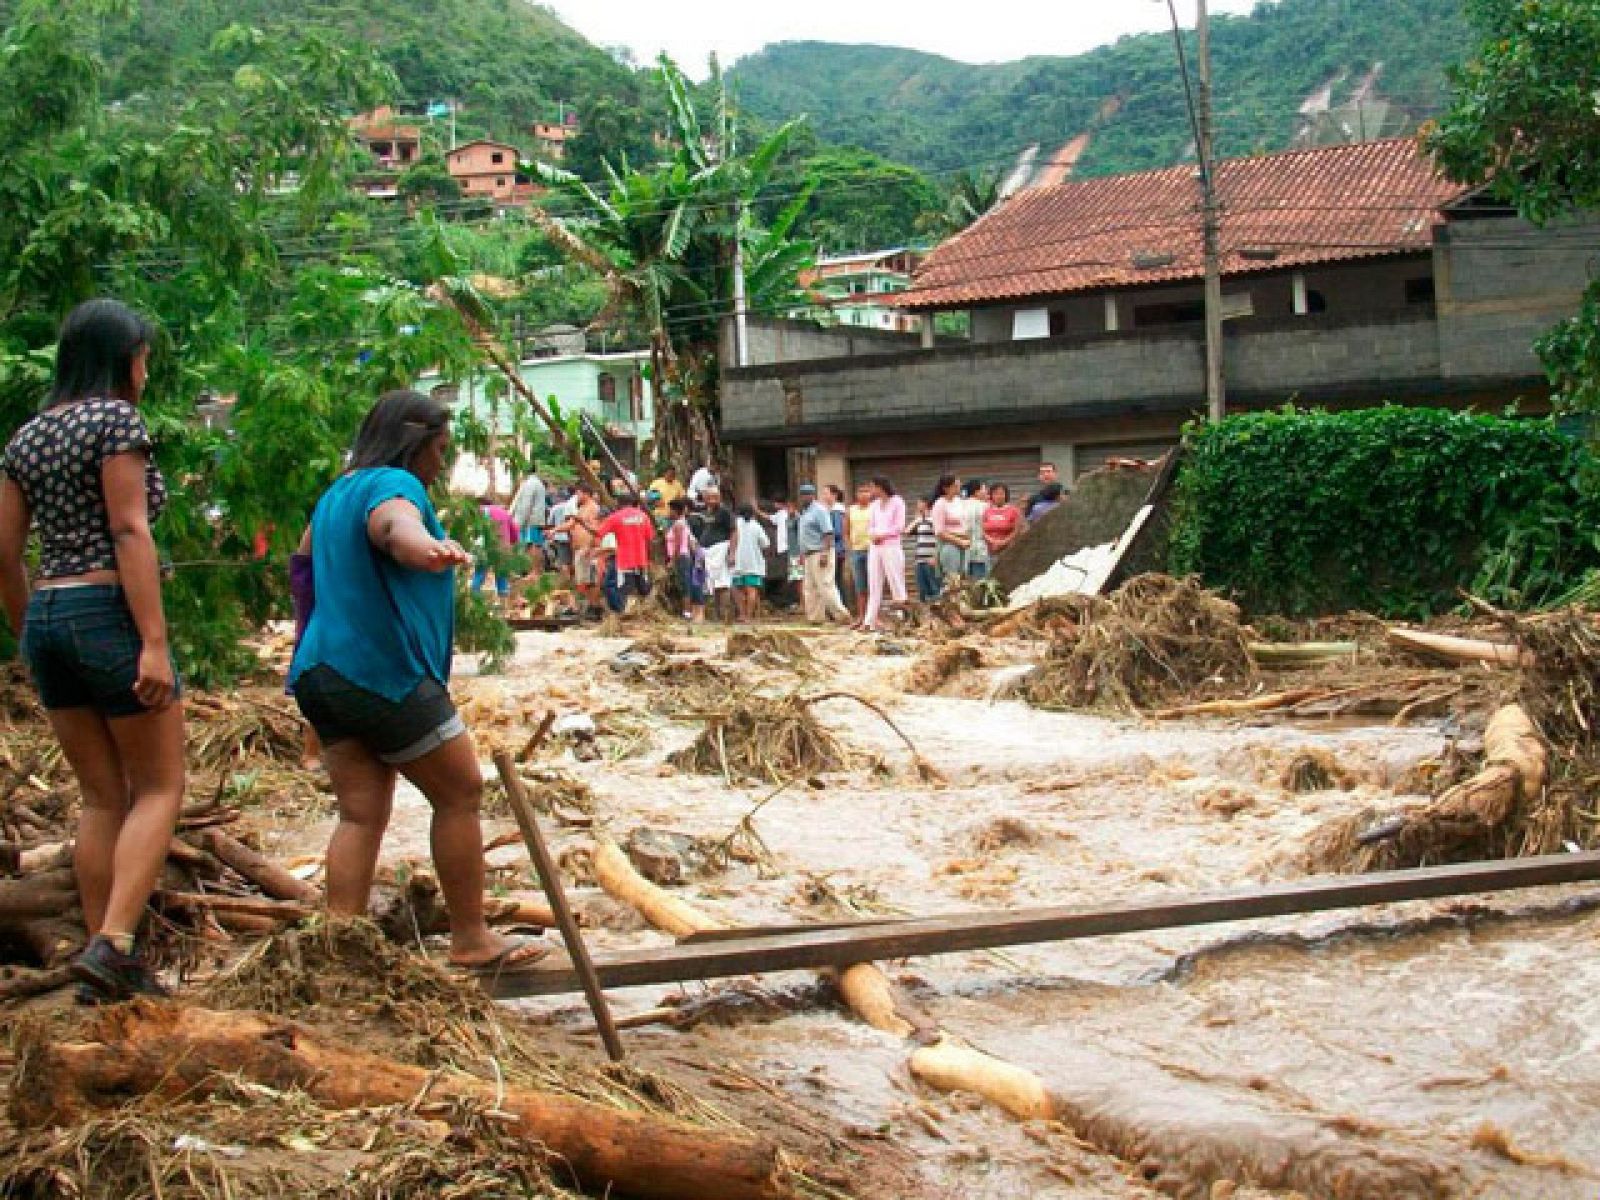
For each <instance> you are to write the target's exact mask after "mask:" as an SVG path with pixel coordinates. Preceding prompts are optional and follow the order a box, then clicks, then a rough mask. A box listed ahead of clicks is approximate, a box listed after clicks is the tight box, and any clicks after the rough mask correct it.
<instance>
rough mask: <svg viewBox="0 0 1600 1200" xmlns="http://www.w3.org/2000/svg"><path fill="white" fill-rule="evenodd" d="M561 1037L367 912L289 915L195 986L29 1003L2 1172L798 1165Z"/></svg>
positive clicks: (438, 1189) (665, 1187) (18, 1177)
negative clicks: (327, 917) (119, 999)
mask: <svg viewBox="0 0 1600 1200" xmlns="http://www.w3.org/2000/svg"><path fill="white" fill-rule="evenodd" d="M553 1040H555V1039H554V1038H553V1035H552V1033H551V1031H550V1030H549V1029H547V1028H539V1029H534V1028H533V1027H531V1026H529V1025H526V1024H524V1023H522V1022H520V1021H518V1020H517V1019H515V1018H513V1017H511V1016H508V1015H507V1014H506V1013H505V1012H503V1011H502V1010H500V1009H498V1008H497V1007H496V1006H495V1005H494V1003H493V1002H492V1001H490V1000H489V999H488V998H487V996H486V994H485V993H484V992H482V991H481V990H480V989H478V988H477V987H476V985H474V984H471V983H467V982H464V981H462V980H459V979H457V978H455V977H453V976H451V975H449V974H448V973H447V972H445V971H443V970H442V969H440V968H438V967H436V966H434V965H432V964H430V963H428V962H427V961H426V960H424V959H419V958H417V957H415V956H413V955H410V954H407V953H405V952H404V951H402V950H400V949H399V948H398V947H396V946H395V945H394V944H393V943H391V942H389V941H388V940H387V939H386V938H385V937H384V936H383V935H382V934H380V933H379V932H378V931H377V930H376V929H375V928H374V927H373V926H371V925H369V924H367V923H365V922H349V923H330V924H319V925H316V926H313V927H310V928H307V929H302V930H296V931H293V932H291V933H287V934H285V935H282V936H280V937H276V938H274V939H272V940H271V941H269V942H267V943H264V944H263V945H262V946H260V947H259V948H258V949H256V950H255V951H254V952H252V953H251V954H249V955H247V956H246V957H245V958H244V959H242V960H241V961H240V962H239V963H238V964H237V965H236V966H235V967H234V968H233V969H232V970H231V971H229V972H227V973H226V974H224V975H223V976H222V977H220V978H219V979H217V980H216V981H215V982H214V983H213V984H212V985H211V986H210V987H209V988H208V989H206V990H205V991H204V992H201V993H198V994H196V995H195V996H194V998H193V1000H192V1002H188V1003H166V1004H149V1003H136V1004H130V1005H122V1006H117V1007H115V1008H111V1009H106V1010H100V1011H98V1012H95V1013H92V1014H90V1015H87V1016H83V1015H79V1014H77V1013H72V1012H63V1013H62V1014H59V1015H58V1016H57V1017H56V1018H54V1019H37V1020H34V1021H31V1022H29V1023H28V1024H26V1026H25V1027H23V1028H22V1029H21V1030H20V1032H19V1033H18V1035H17V1049H18V1053H17V1072H16V1077H15V1079H14V1080H13V1082H12V1086H11V1094H10V1109H11V1114H12V1118H13V1121H14V1123H15V1124H14V1127H13V1128H9V1129H6V1130H5V1131H4V1132H3V1133H0V1152H3V1153H4V1156H5V1160H6V1166H5V1168H4V1170H3V1172H0V1193H4V1194H6V1195H12V1196H29V1197H35V1196H36V1197H44V1196H59V1195H80V1196H118V1197H146V1196H148V1197H162V1198H165V1200H172V1198H175V1197H183V1198H186V1200H188V1198H201V1197H204V1198H206V1200H210V1198H213V1197H217V1198H220V1197H226V1196H243V1195H290V1194H298V1195H305V1196H314V1197H330V1198H331V1197H335V1196H351V1195H361V1196H380V1195H381V1196H391V1197H408V1198H409V1197H416V1198H418V1200H420V1198H422V1197H429V1196H441V1195H449V1196H456V1197H492V1196H504V1195H506V1194H508V1193H510V1192H515V1193H516V1194H518V1195H526V1196H549V1197H559V1196H564V1195H568V1194H570V1192H569V1190H568V1189H570V1188H572V1187H574V1186H576V1187H577V1188H580V1189H582V1190H584V1191H588V1192H590V1193H592V1194H601V1195H603V1194H612V1193H613V1192H615V1193H619V1194H626V1195H651V1196H658V1197H665V1198H668V1200H671V1198H675V1197H681V1198H683V1200H689V1198H690V1197H700V1196H705V1195H718V1196H729V1197H751V1198H754V1197H762V1198H767V1197H780V1196H789V1195H794V1194H796V1192H795V1189H796V1187H797V1186H804V1184H805V1183H806V1181H805V1179H804V1177H803V1176H802V1175H800V1173H799V1172H798V1171H796V1170H795V1169H794V1167H793V1165H792V1163H791V1162H790V1160H789V1159H788V1158H787V1156H786V1155H785V1154H784V1152H783V1150H782V1149H781V1148H780V1147H779V1146H778V1144H777V1143H776V1142H775V1141H773V1140H772V1139H770V1138H766V1137H763V1136H760V1135H757V1134H754V1133H751V1132H749V1131H747V1130H745V1129H743V1128H741V1127H739V1126H738V1125H737V1124H735V1123H734V1122H733V1121H732V1120H731V1119H730V1118H729V1117H728V1116H726V1115H725V1114H724V1113H722V1112H718V1111H715V1110H712V1109H711V1108H709V1107H708V1106H706V1105H704V1104H702V1103H700V1102H698V1101H696V1100H694V1099H693V1098H692V1097H690V1096H689V1095H688V1094H687V1093H685V1092H683V1091H682V1090H680V1089H678V1088H675V1087H674V1086H672V1085H671V1084H670V1083H668V1082H667V1081H665V1080H662V1079H659V1078H656V1077H653V1076H650V1075H647V1074H645V1073H643V1072H638V1071H631V1070H626V1069H622V1068H600V1067H596V1066H591V1065H586V1063H585V1062H584V1061H583V1059H584V1058H587V1059H590V1060H592V1059H593V1054H592V1051H588V1052H585V1051H580V1050H578V1049H577V1047H576V1046H574V1047H572V1050H573V1051H574V1053H570V1054H568V1055H562V1054H559V1053H555V1052H553V1050H552V1041H553ZM354 1113H359V1114H360V1119H359V1120H353V1119H352V1114H354Z"/></svg>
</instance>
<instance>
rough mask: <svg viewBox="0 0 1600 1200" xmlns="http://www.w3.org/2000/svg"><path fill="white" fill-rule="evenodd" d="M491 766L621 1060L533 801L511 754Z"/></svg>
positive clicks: (604, 1032) (605, 1035)
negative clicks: (502, 786) (529, 797)
mask: <svg viewBox="0 0 1600 1200" xmlns="http://www.w3.org/2000/svg"><path fill="white" fill-rule="evenodd" d="M553 717H554V713H553V712H551V713H547V714H545V719H544V720H543V721H542V722H540V724H539V734H537V735H535V736H536V737H537V736H541V735H543V734H545V733H548V732H549V730H550V727H551V726H552V725H553V724H555V721H554V720H553ZM494 765H495V769H496V770H497V771H499V772H500V782H501V783H503V784H504V785H505V789H506V799H507V800H508V801H509V802H510V804H511V813H512V815H513V816H515V817H516V819H517V825H518V827H519V828H521V830H522V840H523V841H524V842H525V843H526V844H527V849H528V856H529V857H530V858H532V859H533V867H534V870H535V871H537V872H538V873H539V882H540V884H541V885H543V887H544V894H545V898H546V899H547V900H549V901H550V911H551V912H553V913H555V917H556V926H557V927H558V928H559V929H560V930H561V940H562V941H564V942H565V943H566V945H567V958H568V968H567V969H568V970H570V971H572V972H573V973H574V974H575V975H576V976H577V979H578V985H579V986H580V987H581V988H582V989H583V994H584V995H585V996H586V997H587V998H588V1000H589V1010H590V1011H591V1012H593V1013H594V1023H595V1025H596V1027H597V1028H598V1029H599V1030H600V1040H601V1041H602V1042H603V1043H605V1048H606V1054H607V1055H609V1056H610V1058H611V1061H612V1062H621V1061H622V1060H623V1058H624V1057H625V1055H624V1051H623V1049H622V1039H621V1037H619V1036H618V1035H617V1027H616V1026H615V1025H614V1024H612V1021H611V1008H610V1006H609V1005H607V1003H606V995H605V991H604V990H603V985H602V984H601V982H600V979H599V977H598V976H597V975H596V974H595V970H594V966H593V964H592V963H591V962H590V960H589V949H588V947H587V946H585V945H584V943H583V933H582V931H581V930H579V928H578V921H577V918H576V917H574V916H573V915H572V909H571V908H570V907H569V906H568V904H567V892H566V889H565V888H563V887H562V886H561V872H560V871H559V870H557V868H556V862H555V859H554V858H553V857H551V854H550V848H549V847H548V846H546V845H545V842H544V835H543V834H542V833H540V832H539V819H538V817H536V816H535V815H534V812H533V802H532V801H531V800H529V799H528V791H527V789H526V788H524V787H523V786H522V777H521V776H520V775H518V774H517V765H516V763H514V762H513V761H512V759H511V755H510V754H508V753H507V752H506V751H504V750H499V751H496V752H495V756H494ZM513 974H517V972H507V973H506V974H505V975H500V974H499V973H496V975H495V976H494V977H493V978H494V979H495V980H496V982H498V981H499V980H500V979H503V978H508V977H509V976H510V975H513Z"/></svg>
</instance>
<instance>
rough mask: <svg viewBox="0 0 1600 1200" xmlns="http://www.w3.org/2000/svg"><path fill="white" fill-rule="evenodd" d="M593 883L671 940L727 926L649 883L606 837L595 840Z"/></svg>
mask: <svg viewBox="0 0 1600 1200" xmlns="http://www.w3.org/2000/svg"><path fill="white" fill-rule="evenodd" d="M591 861H592V863H593V867H594V878H595V882H596V883H598V884H599V885H600V887H601V888H602V889H603V890H604V891H605V893H606V894H607V895H608V896H610V897H611V898H612V899H614V900H617V901H620V902H621V903H623V904H626V905H628V907H630V908H632V909H634V910H636V911H637V912H638V913H639V915H640V916H642V917H643V918H644V919H645V920H646V921H648V922H649V923H650V924H651V925H652V926H654V927H655V928H657V929H659V930H661V931H663V932H664V933H670V934H671V935H672V936H673V937H688V936H689V935H690V934H692V933H703V932H707V931H709V930H713V929H726V928H727V924H726V923H725V922H723V921H719V920H717V918H715V917H713V916H710V915H709V914H707V913H703V912H701V911H700V910H699V909H697V908H695V907H694V905H692V904H689V903H687V902H685V901H683V900H680V899H678V897H676V896H674V895H671V894H670V893H668V892H666V891H663V890H662V889H661V888H659V887H657V886H656V885H655V884H653V883H651V882H650V881H649V880H648V879H646V878H645V877H644V876H643V875H641V874H639V872H638V871H636V870H634V868H633V864H632V863H631V862H629V861H628V856H627V855H626V854H624V853H623V851H622V848H621V847H620V846H618V845H617V844H616V843H615V842H613V841H611V840H610V839H609V838H596V839H595V845H594V855H593V858H592V860H591Z"/></svg>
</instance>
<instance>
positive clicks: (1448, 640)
mask: <svg viewBox="0 0 1600 1200" xmlns="http://www.w3.org/2000/svg"><path fill="white" fill-rule="evenodd" d="M1385 636H1386V637H1387V638H1388V639H1389V641H1390V642H1391V643H1392V644H1393V645H1396V646H1399V647H1400V648H1401V649H1403V650H1411V651H1414V652H1416V653H1418V654H1422V655H1425V656H1427V657H1430V658H1436V659H1443V660H1444V661H1445V662H1448V663H1488V664H1489V665H1490V666H1492V667H1531V666H1533V665H1534V660H1533V655H1532V654H1530V653H1529V652H1528V651H1526V650H1524V649H1523V648H1522V647H1520V646H1516V645H1513V644H1512V643H1510V642H1491V641H1486V640H1484V639H1482V638H1464V637H1455V636H1453V635H1451V634H1448V633H1429V632H1427V631H1426V630H1423V629H1407V628H1405V627H1403V626H1395V627H1394V628H1393V629H1390V630H1388V631H1387V632H1386V633H1385Z"/></svg>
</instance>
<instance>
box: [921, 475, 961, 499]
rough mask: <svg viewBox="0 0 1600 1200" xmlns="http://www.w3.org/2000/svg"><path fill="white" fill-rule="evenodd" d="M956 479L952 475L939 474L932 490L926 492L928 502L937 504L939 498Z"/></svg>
mask: <svg viewBox="0 0 1600 1200" xmlns="http://www.w3.org/2000/svg"><path fill="white" fill-rule="evenodd" d="M955 481H956V477H955V476H954V475H941V476H939V482H938V483H936V484H934V485H933V491H931V492H929V493H928V503H929V504H937V503H939V498H940V497H941V496H943V495H944V494H945V493H946V492H948V491H949V490H950V485H951V484H952V483H954V482H955Z"/></svg>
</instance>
